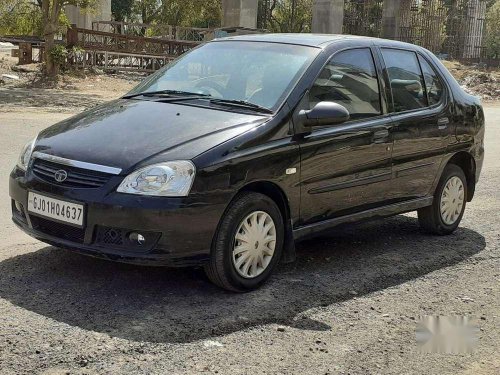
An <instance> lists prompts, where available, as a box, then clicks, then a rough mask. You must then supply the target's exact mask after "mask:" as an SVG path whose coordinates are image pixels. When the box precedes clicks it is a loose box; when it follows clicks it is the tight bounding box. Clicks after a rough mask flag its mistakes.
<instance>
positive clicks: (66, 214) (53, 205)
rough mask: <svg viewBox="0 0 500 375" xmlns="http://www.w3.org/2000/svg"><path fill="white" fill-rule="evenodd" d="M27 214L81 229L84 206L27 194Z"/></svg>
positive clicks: (35, 194) (31, 193) (30, 193)
mask: <svg viewBox="0 0 500 375" xmlns="http://www.w3.org/2000/svg"><path fill="white" fill-rule="evenodd" d="M28 212H31V213H33V214H36V215H39V216H43V217H46V218H48V219H52V220H55V221H59V222H63V223H67V224H71V225H76V226H79V227H83V216H84V206H83V205H82V204H77V203H72V202H67V201H64V200H61V199H55V198H51V197H47V196H45V195H41V194H37V193H33V192H32V191H30V192H29V193H28Z"/></svg>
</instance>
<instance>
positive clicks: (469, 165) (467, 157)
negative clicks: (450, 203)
mask: <svg viewBox="0 0 500 375" xmlns="http://www.w3.org/2000/svg"><path fill="white" fill-rule="evenodd" d="M447 164H455V165H457V166H458V167H460V168H461V169H462V170H463V171H464V173H465V178H466V179H467V202H470V201H471V200H472V198H473V197H474V192H475V190H476V160H475V159H474V157H473V156H472V155H471V154H470V153H468V152H466V151H460V152H457V153H456V154H455V155H453V156H452V157H451V158H450V159H449V160H448V163H447Z"/></svg>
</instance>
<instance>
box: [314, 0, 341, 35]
mask: <svg viewBox="0 0 500 375" xmlns="http://www.w3.org/2000/svg"><path fill="white" fill-rule="evenodd" d="M343 26H344V0H314V2H313V19H312V32H313V33H321V34H342V28H343Z"/></svg>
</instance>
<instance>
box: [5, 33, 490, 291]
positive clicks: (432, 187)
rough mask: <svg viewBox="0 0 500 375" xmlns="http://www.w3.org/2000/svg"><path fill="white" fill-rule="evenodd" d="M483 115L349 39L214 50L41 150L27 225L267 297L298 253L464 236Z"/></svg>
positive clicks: (244, 42)
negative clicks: (391, 235)
mask: <svg viewBox="0 0 500 375" xmlns="http://www.w3.org/2000/svg"><path fill="white" fill-rule="evenodd" d="M483 136H484V115H483V110H482V107H481V105H480V102H479V101H478V99H477V98H475V97H473V96H470V95H468V94H467V93H465V92H464V91H463V90H462V89H461V87H460V86H459V85H458V84H457V82H456V81H455V80H454V79H453V77H452V76H451V75H450V73H449V72H448V71H447V70H446V69H445V67H444V66H443V65H442V64H441V63H440V61H439V60H438V59H437V58H436V57H435V56H434V55H433V54H431V53H430V52H428V51H427V50H425V49H423V48H420V47H417V46H414V45H411V44H405V43H401V42H395V41H388V40H381V39H372V38H363V37H353V36H344V35H339V36H336V35H305V34H297V35H290V34H280V35H272V34H263V35H251V36H239V37H231V38H226V39H220V40H215V41H212V42H210V43H206V44H204V45H202V46H200V47H198V48H195V49H193V50H192V51H190V52H189V53H187V54H185V55H183V56H182V57H181V58H179V59H177V60H176V61H175V62H173V63H171V64H169V65H168V66H166V67H164V68H163V69H161V70H159V71H158V72H156V73H155V74H153V75H151V76H150V77H149V78H147V79H146V80H145V81H144V82H142V83H141V84H139V85H138V86H137V87H136V88H135V89H133V90H132V91H131V92H130V93H128V94H127V95H125V96H123V97H122V98H120V99H118V100H115V101H112V102H110V103H107V104H105V105H102V106H99V107H96V108H94V109H91V110H89V111H86V112H84V113H82V114H80V115H77V116H75V117H72V118H70V119H68V120H65V121H62V122H60V123H58V124H56V125H54V126H52V127H49V128H48V129H45V130H44V131H42V132H40V134H38V136H37V137H36V139H34V140H33V141H31V142H30V143H28V144H27V145H26V146H25V147H24V149H23V150H22V152H21V155H20V158H19V161H18V163H17V166H16V167H15V168H14V170H13V171H12V173H11V175H10V196H11V198H12V217H13V220H14V222H15V223H16V224H17V225H18V226H19V227H20V228H21V229H22V230H24V231H25V232H26V233H28V234H29V235H31V236H33V237H35V238H37V239H39V240H41V241H44V242H46V243H49V244H52V245H54V246H57V247H61V248H66V249H71V250H74V251H78V252H81V253H84V254H88V255H93V256H96V257H103V258H107V259H111V260H116V261H123V262H132V263H138V264H150V265H151V264H154V265H168V266H200V265H201V266H203V267H204V268H205V270H206V273H207V275H208V277H209V278H210V280H212V281H213V282H214V283H215V284H217V285H219V286H221V287H223V288H226V289H229V290H233V291H247V290H251V289H254V288H257V287H259V286H260V285H261V284H262V283H263V282H264V281H265V280H266V279H268V277H269V276H270V275H271V273H272V272H273V270H274V269H275V268H276V265H277V264H278V262H279V261H280V260H281V261H284V262H287V261H292V260H293V259H294V256H295V252H294V251H295V247H294V242H295V241H296V240H299V239H301V238H303V237H305V236H312V235H314V234H316V233H319V232H322V231H325V230H327V229H328V228H331V227H332V226H335V225H338V224H342V223H346V222H354V221H358V220H362V219H368V218H372V217H384V216H390V215H395V214H399V213H403V212H409V211H414V210H418V218H419V222H420V224H421V226H422V227H423V228H424V229H425V230H426V231H429V232H432V233H435V234H439V235H445V234H449V233H452V232H453V231H454V230H455V229H456V228H457V226H458V225H459V223H460V220H461V218H462V215H463V214H464V209H465V205H466V202H468V201H470V200H471V199H472V197H473V195H474V189H475V186H476V182H477V181H478V178H479V174H480V171H481V167H482V163H483V153H484V147H483Z"/></svg>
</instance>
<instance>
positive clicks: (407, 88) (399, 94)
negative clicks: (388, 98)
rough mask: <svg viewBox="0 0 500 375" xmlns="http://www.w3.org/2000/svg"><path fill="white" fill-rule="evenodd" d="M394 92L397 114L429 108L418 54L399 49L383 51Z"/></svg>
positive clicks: (384, 49)
mask: <svg viewBox="0 0 500 375" xmlns="http://www.w3.org/2000/svg"><path fill="white" fill-rule="evenodd" d="M382 56H383V57H384V61H385V65H386V67H387V72H388V74H389V81H390V86H391V90H392V98H393V102H394V111H395V112H404V111H410V110H413V109H419V108H424V107H427V97H426V95H425V83H424V79H423V77H422V72H421V71H420V66H419V64H418V59H417V54H416V53H415V52H411V51H402V50H397V49H387V48H383V49H382Z"/></svg>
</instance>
